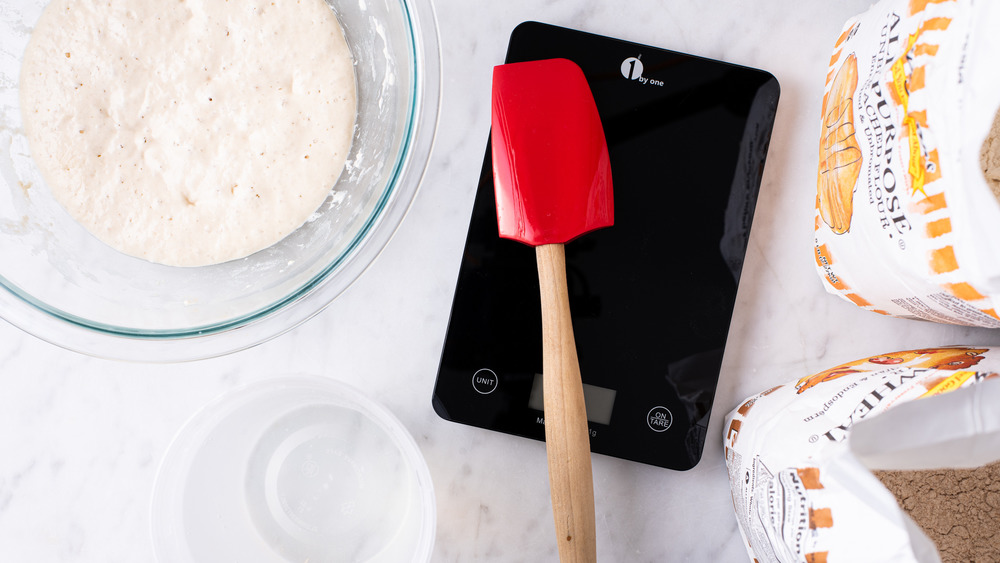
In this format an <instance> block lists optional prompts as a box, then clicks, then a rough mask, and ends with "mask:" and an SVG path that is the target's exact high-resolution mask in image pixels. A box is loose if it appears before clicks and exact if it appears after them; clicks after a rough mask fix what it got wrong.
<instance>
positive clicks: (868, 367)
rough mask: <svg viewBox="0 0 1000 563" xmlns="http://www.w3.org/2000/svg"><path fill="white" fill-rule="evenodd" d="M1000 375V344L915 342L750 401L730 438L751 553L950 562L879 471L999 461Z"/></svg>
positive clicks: (727, 432) (731, 425)
mask: <svg viewBox="0 0 1000 563" xmlns="http://www.w3.org/2000/svg"><path fill="white" fill-rule="evenodd" d="M998 373H1000V348H998V349H990V348H986V347H973V346H949V347H941V348H932V349H921V350H908V351H903V352H893V353H889V354H882V355H879V356H873V357H868V358H864V359H861V360H858V361H855V362H850V363H847V364H843V365H840V366H837V367H834V368H831V369H828V370H826V371H823V372H820V373H817V374H814V375H810V376H807V377H802V378H801V379H798V380H793V381H791V382H789V383H788V384H786V385H780V386H778V387H775V388H773V389H768V390H766V391H763V392H761V393H758V394H757V395H754V396H752V397H750V398H748V399H747V400H746V401H744V402H743V403H742V404H741V405H740V406H739V407H738V408H736V409H735V410H733V411H732V412H730V413H729V414H728V416H727V417H726V420H725V423H724V427H723V428H724V431H723V432H724V435H723V440H724V443H725V455H726V465H727V468H728V471H729V482H730V487H731V489H732V496H733V507H734V509H735V511H736V517H737V520H738V522H739V528H740V532H741V534H742V537H743V539H744V541H745V545H746V548H747V553H748V555H749V557H750V560H751V561H755V562H757V563H939V562H941V561H942V557H941V556H940V555H939V550H938V547H939V546H937V545H935V543H934V542H933V541H932V540H931V539H930V537H929V536H928V535H927V534H925V533H924V532H923V531H922V526H923V524H922V523H918V522H915V521H914V520H913V519H912V518H910V516H909V515H908V513H907V512H905V511H904V510H903V509H902V508H901V507H900V504H899V503H898V502H897V499H896V497H895V496H894V495H893V494H892V493H891V492H890V491H889V489H887V488H886V486H884V485H883V484H882V482H881V481H880V480H879V478H878V477H876V470H906V471H911V470H927V469H942V468H951V469H954V470H958V469H960V468H982V467H985V466H988V465H987V464H991V465H989V466H991V467H994V468H995V465H993V464H995V463H996V461H997V460H1000V375H998ZM994 483H996V481H995V480H994ZM988 486H989V487H993V484H990V485H988ZM990 495H994V496H990ZM995 495H997V493H996V491H993V490H984V491H982V494H981V495H980V497H981V498H984V499H994V501H995V500H996V497H995ZM907 502H909V503H922V502H935V501H934V499H933V498H932V497H930V496H929V497H928V498H916V499H908V501H907ZM981 504H982V505H983V507H984V508H990V507H988V506H986V505H987V504H988V502H986V501H984V502H982V503H981ZM993 504H997V503H995V502H994V503H993ZM963 508H968V509H972V508H976V507H974V506H967V507H963ZM996 509H997V507H996V506H993V507H992V508H991V510H993V511H994V512H993V513H994V514H995V512H996ZM956 512H958V511H956ZM963 512H967V511H965V510H963ZM944 516H945V517H947V518H951V517H953V516H954V517H955V518H959V517H963V515H962V514H954V515H952V514H946V515H944ZM989 522H990V523H995V522H996V520H995V519H993V518H991V519H990V520H989ZM960 524H961V523H960V521H957V520H956V523H955V524H954V526H953V527H955V528H957V526H959V525H960ZM988 528H989V529H990V530H994V531H995V530H996V526H995V524H994V525H991V526H989V527H988ZM923 529H925V530H926V529H927V528H926V527H923ZM965 539H966V540H967V541H968V542H969V543H970V545H969V547H970V548H977V549H978V548H981V547H983V546H982V545H978V546H977V545H976V543H977V542H978V544H983V543H987V544H992V549H993V552H992V556H993V558H987V559H983V560H986V561H993V560H996V559H995V557H996V556H998V554H1000V544H998V543H996V542H997V541H998V540H1000V536H996V535H994V536H993V537H992V538H985V537H968V538H965ZM950 547H954V546H950ZM986 547H990V546H989V545H988V546H986ZM956 549H957V548H956ZM941 553H946V552H945V550H942V551H941ZM954 560H955V559H947V558H946V559H944V561H954ZM968 560H969V559H964V560H963V561H968ZM976 560H977V561H978V560H980V559H978V558H977V559H976Z"/></svg>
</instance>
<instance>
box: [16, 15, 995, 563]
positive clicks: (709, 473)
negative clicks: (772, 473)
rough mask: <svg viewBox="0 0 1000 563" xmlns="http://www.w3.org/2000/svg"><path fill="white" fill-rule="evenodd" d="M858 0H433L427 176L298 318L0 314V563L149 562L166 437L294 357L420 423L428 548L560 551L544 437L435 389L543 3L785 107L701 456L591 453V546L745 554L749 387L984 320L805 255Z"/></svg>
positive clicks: (460, 557)
mask: <svg viewBox="0 0 1000 563" xmlns="http://www.w3.org/2000/svg"><path fill="white" fill-rule="evenodd" d="M868 4H869V2H868V0H844V1H841V2H822V1H819V0H808V1H806V2H803V1H801V0H771V1H769V2H766V3H761V2H745V1H739V0H724V1H713V2H708V1H701V0H699V1H697V2H680V1H671V0H632V1H631V2H625V3H620V2H609V1H603V2H602V1H596V0H577V1H575V2H569V1H563V2H536V1H533V0H504V1H502V2H468V1H464V0H437V2H436V6H437V14H438V20H439V27H440V37H441V46H442V56H443V73H444V76H443V103H442V113H441V120H440V129H439V134H438V138H437V144H436V147H435V149H434V153H433V155H432V158H431V162H430V165H429V169H428V173H427V176H426V178H425V181H424V183H423V185H422V187H421V190H420V192H419V193H418V195H417V199H416V201H415V202H414V204H413V208H412V210H411V211H410V213H409V215H408V216H407V218H406V219H405V221H404V222H403V224H402V225H401V227H400V230H399V232H398V233H397V236H396V237H395V238H394V239H393V240H392V241H391V242H390V243H389V245H388V247H387V248H386V250H385V252H384V253H383V254H382V255H381V256H380V257H379V259H378V260H377V261H376V262H375V264H374V266H373V267H372V268H371V269H370V270H369V271H368V272H366V273H365V274H364V275H363V276H362V277H361V279H360V280H359V281H358V282H357V283H356V284H355V285H354V286H353V287H351V288H350V289H349V290H348V291H347V292H346V293H345V294H344V295H342V296H341V297H339V298H338V299H337V300H335V301H334V303H332V304H331V305H330V306H329V307H328V308H327V309H326V310H325V311H323V312H322V313H321V314H320V315H319V316H317V317H316V318H314V319H312V320H310V321H309V322H307V323H305V324H304V325H303V326H301V327H299V328H297V329H296V330H294V331H292V332H290V333H287V334H285V335H283V336H281V337H279V338H277V339H275V340H272V341H270V342H268V343H266V344H263V345H260V346H258V347H255V348H252V349H250V350H246V351H243V352H240V353H237V354H233V355H230V356H226V357H222V358H218V359H213V360H206V361H199V362H192V363H187V364H180V365H143V364H127V363H119V362H113V361H105V360H99V359H93V358H89V357H84V356H82V355H79V354H76V353H73V352H68V351H64V350H62V349H59V348H56V347H54V346H52V345H49V344H47V343H44V342H42V341H40V340H38V339H36V338H34V337H31V336H28V335H26V334H24V333H22V332H21V331H19V330H18V329H16V328H14V327H12V326H10V325H8V324H6V323H0V561H4V562H21V561H36V562H50V561H100V562H106V563H112V562H144V561H152V560H153V552H152V544H151V540H150V533H149V520H150V516H149V500H150V494H151V490H152V484H153V479H154V476H155V474H156V469H157V466H158V464H159V462H160V460H161V459H162V457H163V455H164V453H165V451H166V449H167V446H168V444H169V443H170V440H171V438H172V436H173V435H174V433H175V432H176V431H177V430H178V429H179V428H180V427H181V425H182V424H183V423H184V422H185V420H186V419H187V418H188V417H189V416H191V415H192V414H193V413H194V412H195V411H196V410H197V409H198V408H199V407H201V406H203V405H204V404H206V403H207V402H209V401H210V400H211V399H212V398H214V397H216V396H217V395H218V394H220V393H222V392H224V391H226V390H229V389H232V388H233V387H235V386H237V385H239V384H241V383H245V382H249V381H254V380H260V379H264V378H268V377H273V376H275V375H277V374H284V373H289V372H304V373H313V374H321V375H326V376H329V377H333V378H336V379H339V380H343V381H346V382H348V383H351V384H353V385H355V386H357V387H359V388H361V389H363V390H364V391H366V392H367V393H368V394H370V395H371V396H373V397H375V398H377V399H378V400H379V401H380V402H382V403H383V404H385V405H387V406H389V407H390V408H391V409H392V410H393V411H394V412H395V413H396V414H397V415H398V416H399V418H400V419H401V420H402V421H403V422H404V424H405V425H406V427H407V428H408V429H409V431H410V432H411V433H412V434H413V436H414V437H415V438H416V441H417V443H418V444H419V446H420V448H421V450H422V452H423V454H424V456H425V457H426V459H427V463H428V465H429V467H430V470H431V474H432V476H433V480H434V485H435V490H436V497H437V514H438V522H437V539H436V545H435V549H434V557H433V560H434V561H440V562H444V561H555V560H556V559H557V557H556V552H555V543H554V539H553V536H554V531H553V524H552V519H551V509H550V507H549V495H548V480H547V479H548V478H547V473H546V459H545V450H544V445H543V444H542V443H540V442H535V441H532V440H525V439H520V438H515V437H511V436H508V435H505V434H499V433H494V432H488V431H485V430H479V429H475V428H471V427H466V426H463V425H458V424H453V423H450V422H445V421H443V420H441V419H440V418H438V416H437V415H435V414H434V412H433V410H432V409H431V404H430V398H431V391H432V388H433V385H434V379H435V374H436V371H437V366H438V360H439V354H440V351H441V347H442V343H443V340H444V333H445V328H446V324H447V321H448V314H449V307H450V304H451V299H452V293H453V291H454V288H455V279H456V274H457V271H458V264H459V258H460V254H461V250H462V245H463V242H464V237H465V233H466V228H467V226H468V220H469V213H470V211H471V208H472V201H473V194H474V188H475V186H476V183H477V179H478V176H479V171H480V166H481V164H482V155H483V150H484V147H485V142H486V138H487V134H488V128H489V123H488V122H489V91H490V73H491V68H492V66H493V65H494V64H498V63H500V62H502V60H503V56H504V52H505V50H506V45H507V38H508V35H509V33H510V31H511V30H512V29H513V28H514V27H515V26H516V25H517V24H518V23H520V22H522V21H525V20H536V21H542V22H546V23H552V24H556V25H561V26H565V27H572V28H576V29H581V30H585V31H590V32H594V33H599V34H603V35H609V36H613V37H619V38H622V39H627V40H631V41H635V42H639V43H645V44H649V45H655V46H659V47H664V48H668V49H672V50H676V51H682V52H687V53H691V54H696V55H701V56H705V57H710V58H716V59H721V60H725V61H729V62H733V63H738V64H743V65H748V66H753V67H757V68H762V69H764V70H767V71H769V72H771V73H772V74H774V75H775V76H776V77H777V79H778V81H779V83H780V84H781V100H780V104H779V106H778V116H777V122H776V124H775V127H774V134H773V138H772V141H771V145H770V151H769V155H768V161H767V165H766V168H765V170H764V179H763V184H762V187H761V193H760V199H759V202H758V207H757V214H756V218H755V223H754V227H753V232H752V236H751V240H750V248H749V251H748V254H747V259H746V265H745V268H744V271H743V276H742V282H741V287H740V292H739V297H738V302H737V306H736V312H735V318H734V322H733V326H732V330H731V333H730V338H729V344H728V347H727V351H726V356H725V361H724V367H723V372H722V376H721V380H720V384H719V392H718V395H717V397H716V401H715V410H714V414H713V417H712V422H711V426H710V429H709V431H710V432H709V440H710V441H709V443H708V445H707V447H706V451H705V454H704V457H703V459H702V461H701V463H700V464H699V465H698V466H697V467H696V468H695V469H693V470H691V471H687V472H674V471H669V470H665V469H658V468H654V467H650V466H645V465H641V464H637V463H632V462H627V461H622V460H618V459H614V458H610V457H605V456H595V457H594V460H593V469H594V481H595V494H596V505H597V540H598V554H599V557H600V560H602V561H609V562H611V561H622V562H626V561H627V562H637V561H638V562H645V561H671V562H680V561H691V562H720V561H725V562H730V561H732V562H739V561H746V560H747V558H746V555H745V551H744V548H743V545H742V541H741V539H740V536H739V533H738V531H737V526H736V518H735V516H734V514H733V508H732V503H731V499H730V494H729V486H728V483H727V476H726V469H725V463H724V459H723V454H722V443H721V435H722V430H721V425H722V419H723V417H724V415H725V414H726V413H727V412H728V411H729V410H730V409H732V408H733V407H734V406H735V405H737V404H738V402H739V401H740V400H742V399H743V398H745V397H746V396H748V395H750V394H753V393H755V392H757V391H760V390H762V389H764V388H767V387H769V386H771V385H773V384H777V383H783V382H786V381H788V380H790V379H793V378H797V377H799V376H802V375H806V374H809V373H812V372H815V371H819V370H821V369H825V368H827V367H831V366H833V365H836V364H838V363H841V362H844V361H848V360H853V359H856V358H859V357H863V356H866V355H874V354H878V353H882V352H886V351H890V350H897V349H906V348H915V347H925V346H932V345H941V344H964V343H976V344H986V343H994V342H997V341H998V335H997V334H996V333H995V332H991V331H986V330H976V329H964V328H959V327H950V326H943V325H933V324H929V323H922V322H915V321H907V320H900V319H893V318H885V317H881V316H878V315H875V314H872V313H867V312H864V311H862V310H859V309H856V308H854V307H853V306H852V305H850V304H848V303H846V302H844V301H841V300H839V299H837V298H835V297H833V296H830V295H827V294H826V293H825V291H824V289H823V287H822V285H821V283H820V280H819V278H818V277H817V275H816V273H815V272H814V266H813V260H812V229H813V203H814V199H815V195H814V194H815V179H816V159H817V157H816V154H817V149H816V146H817V137H816V135H817V128H818V117H819V113H820V102H821V97H822V88H823V81H824V76H825V74H826V65H827V62H828V60H829V57H830V52H831V49H832V45H833V42H834V40H835V39H836V37H837V35H838V34H839V32H840V29H841V26H842V24H843V22H844V21H845V20H846V19H847V18H848V17H850V16H851V15H853V14H855V13H857V12H860V11H862V10H864V9H866V8H867V7H868Z"/></svg>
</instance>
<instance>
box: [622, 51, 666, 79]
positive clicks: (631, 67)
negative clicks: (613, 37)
mask: <svg viewBox="0 0 1000 563" xmlns="http://www.w3.org/2000/svg"><path fill="white" fill-rule="evenodd" d="M641 58H642V55H639V56H638V57H629V58H627V59H625V60H624V61H622V67H621V70H622V76H624V77H625V78H627V79H629V80H637V81H639V84H649V85H652V86H663V81H662V80H656V79H654V78H647V77H645V76H643V75H642V70H643V66H642V61H641V60H640V59H641Z"/></svg>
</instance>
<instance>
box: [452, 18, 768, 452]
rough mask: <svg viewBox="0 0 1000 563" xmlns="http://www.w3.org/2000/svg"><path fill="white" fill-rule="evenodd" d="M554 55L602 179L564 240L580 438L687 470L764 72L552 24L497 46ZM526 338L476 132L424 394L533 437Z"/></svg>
mask: <svg viewBox="0 0 1000 563" xmlns="http://www.w3.org/2000/svg"><path fill="white" fill-rule="evenodd" d="M557 57H562V58H567V59H570V60H572V61H574V62H575V63H577V64H578V65H579V66H580V67H581V68H582V69H583V71H584V74H585V75H586V77H587V80H588V82H589V84H590V87H591V90H592V91H593V94H594V98H595V101H596V102H597V107H598V110H599V112H600V114H601V120H602V123H603V125H604V131H605V135H606V137H607V141H608V147H609V151H610V156H611V170H612V176H613V184H614V197H615V224H614V226H613V227H610V228H606V229H601V230H598V231H594V232H591V233H588V234H587V235H586V236H584V237H581V238H580V239H578V240H575V241H572V242H570V243H569V244H567V245H566V262H567V276H568V283H569V292H570V307H571V309H572V311H573V328H574V332H575V335H576V342H577V351H578V354H579V357H580V369H581V372H582V377H583V382H584V394H585V400H586V405H587V417H588V419H589V426H590V435H591V449H592V451H593V452H596V453H600V454H606V455H610V456H615V457H619V458H623V459H629V460H634V461H638V462H642V463H648V464H651V465H656V466H660V467H666V468H670V469H678V470H684V469H690V468H692V467H694V465H695V464H696V463H697V462H698V460H699V459H700V458H701V454H702V450H703V449H704V445H705V440H706V429H707V427H708V420H709V414H710V412H711V409H712V401H713V400H714V398H715V389H716V384H717V382H718V379H719V370H720V367H721V364H722V354H723V350H724V348H725V345H726V337H727V335H728V332H729V323H730V319H731V317H732V313H733V307H734V304H735V301H736V288H737V285H738V283H739V278H740V270H741V269H742V266H743V257H744V253H745V251H746V246H747V239H748V236H749V234H750V224H751V220H752V218H753V213H754V205H755V204H756V201H757V192H758V189H759V187H760V179H761V174H762V172H763V166H764V158H765V155H766V153H767V145H768V141H769V139H770V136H771V127H772V125H773V122H774V116H775V110H776V108H777V104H778V92H779V89H778V83H777V81H776V80H775V78H774V77H773V76H771V75H770V74H768V73H766V72H763V71H760V70H755V69H752V68H746V67H741V66H736V65H732V64H727V63H723V62H719V61H713V60H709V59H705V58H700V57H694V56H691V55H685V54H681V53H676V52H672V51H666V50H663V49H658V48H654V47H648V46H645V45H639V44H636V43H629V42H626V41H620V40H617V39H610V38H607V37H601V36H598V35H592V34H589V33H583V32H580V31H574V30H570V29H564V28H560V27H554V26H551V25H546V24H541V23H536V22H527V23H523V24H521V25H520V26H518V27H517V28H516V29H515V30H514V32H513V34H512V36H511V40H510V45H509V48H508V51H507V62H508V63H511V62H521V61H528V60H539V59H548V58H557ZM541 342H542V329H541V306H540V302H539V297H538V274H537V270H536V266H535V251H534V249H533V248H531V247H529V246H525V245H523V244H521V243H518V242H514V241H510V240H505V239H500V238H499V236H498V235H497V218H496V207H495V200H494V194H493V181H492V162H491V160H490V150H489V147H488V146H487V150H486V161H485V162H484V163H483V169H482V175H481V177H480V180H479V188H478V192H477V194H476V200H475V205H474V208H473V212H472V222H471V224H470V227H469V233H468V238H467V241H466V245H465V252H464V255H463V257H462V264H461V267H460V270H459V275H458V284H457V288H456V291H455V298H454V303H453V305H452V312H451V322H450V323H449V326H448V333H447V337H446V339H445V344H444V350H443V353H442V358H441V364H440V369H439V372H438V377H437V382H436V385H435V387H434V397H433V405H434V410H435V411H436V412H437V413H438V414H439V415H440V416H441V417H443V418H445V419H447V420H451V421H454V422H459V423H463V424H469V425H473V426H477V427H482V428H488V429H491V430H496V431H500V432H506V433H509V434H515V435H518V436H524V437H528V438H534V439H536V440H544V439H545V430H544V426H543V425H544V409H543V405H542V392H541V390H542V386H541V377H542V376H541V375H540V374H541V371H542V346H541ZM711 439H712V440H716V441H719V442H720V443H721V437H720V436H713V437H711Z"/></svg>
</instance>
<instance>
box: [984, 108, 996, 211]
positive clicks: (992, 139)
mask: <svg viewBox="0 0 1000 563" xmlns="http://www.w3.org/2000/svg"><path fill="white" fill-rule="evenodd" d="M979 166H980V167H981V168H982V169H983V177H984V178H986V183H987V184H989V186H990V190H992V191H993V195H995V196H996V197H997V199H998V200H1000V111H998V112H997V114H996V116H995V117H994V118H993V124H992V125H990V133H989V135H987V136H986V140H985V141H983V146H982V148H980V149H979Z"/></svg>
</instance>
